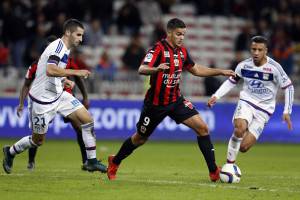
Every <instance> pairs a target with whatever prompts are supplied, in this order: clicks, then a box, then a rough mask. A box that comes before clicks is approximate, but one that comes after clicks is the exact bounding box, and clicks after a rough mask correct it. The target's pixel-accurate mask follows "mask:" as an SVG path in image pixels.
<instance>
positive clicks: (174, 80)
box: [162, 70, 181, 88]
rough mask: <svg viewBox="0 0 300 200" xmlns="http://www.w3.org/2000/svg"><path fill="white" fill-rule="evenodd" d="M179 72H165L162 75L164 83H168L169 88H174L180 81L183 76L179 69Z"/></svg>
mask: <svg viewBox="0 0 300 200" xmlns="http://www.w3.org/2000/svg"><path fill="white" fill-rule="evenodd" d="M178 72H179V73H174V74H163V75H162V77H163V79H164V81H163V83H164V84H165V85H166V87H168V88H173V87H175V86H176V85H177V84H179V82H180V77H181V73H180V72H181V70H180V71H178Z"/></svg>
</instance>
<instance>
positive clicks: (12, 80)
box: [0, 0, 300, 100]
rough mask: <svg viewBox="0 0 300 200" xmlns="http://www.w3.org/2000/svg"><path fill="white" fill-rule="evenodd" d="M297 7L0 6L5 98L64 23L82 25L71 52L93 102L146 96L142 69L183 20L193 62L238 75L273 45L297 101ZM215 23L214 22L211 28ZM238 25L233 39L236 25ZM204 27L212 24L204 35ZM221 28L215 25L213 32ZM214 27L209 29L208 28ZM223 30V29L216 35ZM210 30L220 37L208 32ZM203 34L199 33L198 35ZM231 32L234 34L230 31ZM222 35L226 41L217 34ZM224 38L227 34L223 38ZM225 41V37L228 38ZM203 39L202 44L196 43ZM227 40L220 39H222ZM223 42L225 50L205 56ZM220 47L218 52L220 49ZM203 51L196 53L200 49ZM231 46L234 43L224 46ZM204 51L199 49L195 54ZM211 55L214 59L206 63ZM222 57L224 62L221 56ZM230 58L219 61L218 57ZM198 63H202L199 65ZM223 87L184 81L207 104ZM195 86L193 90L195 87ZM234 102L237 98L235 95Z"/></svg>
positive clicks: (294, 3)
mask: <svg viewBox="0 0 300 200" xmlns="http://www.w3.org/2000/svg"><path fill="white" fill-rule="evenodd" d="M299 11H300V0H209V1H207V0H88V1H86V0H64V1H61V0H2V1H1V2H0V94H1V96H5V95H16V94H17V93H18V92H19V88H20V85H21V83H22V82H23V79H24V75H25V72H26V70H27V68H28V66H29V65H30V64H31V63H32V62H33V61H35V60H37V59H38V58H39V56H40V54H41V52H42V51H43V48H44V47H45V44H46V38H47V36H49V35H56V36H57V37H60V36H61V35H62V24H63V22H64V21H65V20H66V19H69V18H76V19H79V20H81V21H82V22H83V23H84V25H85V35H84V40H83V44H82V46H81V47H80V48H78V49H75V50H74V51H73V52H72V56H73V57H74V58H75V59H76V60H77V62H78V63H79V65H80V66H81V67H82V68H87V69H90V70H91V71H92V72H93V74H92V76H91V77H90V78H89V79H88V80H87V84H88V85H87V88H88V91H89V93H90V94H94V95H95V96H97V97H101V98H102V97H103V98H114V97H116V98H118V97H124V96H141V95H143V94H144V91H145V86H146V82H147V80H145V79H144V78H143V77H141V76H138V74H137V69H138V67H139V65H140V62H141V61H142V59H143V57H144V56H145V53H146V51H147V48H149V47H150V46H151V45H152V44H154V43H155V42H156V41H157V40H159V39H162V38H164V37H165V35H166V33H165V23H166V21H167V20H168V19H169V18H170V17H179V18H182V19H183V20H184V21H185V22H186V24H187V26H188V27H187V32H188V33H189V29H191V30H192V31H191V33H193V30H195V32H194V34H195V35H194V36H193V34H191V35H188V33H187V36H189V37H187V38H186V40H192V43H194V44H195V42H193V41H195V40H197V42H196V44H197V46H196V47H195V46H193V44H191V43H190V44H191V45H189V43H188V42H187V43H186V46H187V47H188V49H190V51H191V52H193V54H191V55H192V57H193V58H194V59H195V61H197V62H200V63H203V64H206V65H209V66H211V67H214V66H217V67H220V65H222V67H224V68H232V69H234V68H235V66H236V65H237V63H238V62H240V61H241V60H243V59H245V58H246V57H247V56H249V40H250V38H251V37H252V36H253V35H257V34H260V35H264V36H266V37H267V38H268V39H269V55H270V56H271V57H273V58H274V59H275V60H276V61H278V62H279V63H280V64H281V65H282V66H283V68H284V70H285V71H286V73H287V74H288V75H289V76H291V77H292V79H293V81H294V84H295V88H296V95H295V97H296V99H298V100H300V96H299V95H297V93H298V94H299V92H297V91H299V89H300V87H299V85H300V81H298V80H297V77H298V76H299V75H300V70H299V65H300V58H299V57H300V56H299V51H300V12H299ZM213 20H215V21H213ZM234 20H235V21H237V22H240V23H237V26H236V27H235V28H236V29H234V32H233V27H232V24H231V22H232V23H233V21H234ZM203 21H206V22H207V23H208V24H206V25H205V23H203V24H204V26H203V27H200V24H201V23H202V22H203ZM216 21H218V23H215V24H213V23H214V22H216ZM210 23H211V24H210ZM216 26H220V27H223V26H224V29H218V27H216ZM211 27H213V31H214V34H215V37H212V35H211V33H210V32H208V36H205V34H204V33H205V31H204V30H210V28H211ZM199 29H202V32H197V31H199ZM229 29H232V30H229ZM220 33H221V34H220ZM223 33H224V34H223ZM226 33H228V35H226ZM201 34H203V37H200V36H199V35H201ZM222 34H223V35H222ZM217 37H219V39H220V41H221V42H224V44H225V46H224V48H222V49H217V48H216V47H211V46H209V45H210V44H208V47H205V48H204V49H203V48H200V47H199V46H201V43H205V42H207V41H209V40H211V41H212V42H211V44H213V45H215V46H217V45H218V44H219V42H218V43H217V44H216V43H213V42H214V41H216V39H217ZM221 42H220V44H221ZM198 43H199V45H198ZM226 43H229V45H228V46H226ZM198 47H199V48H198ZM209 51H211V52H212V54H213V56H209V55H207V52H209ZM215 51H218V52H219V54H216V53H215ZM223 54H224V55H225V54H228V55H229V56H228V57H224V59H222V60H220V59H219V60H217V59H215V58H216V55H220V56H219V57H222V55H223ZM197 56H199V60H198V58H196V57H197ZM221 82H222V79H219V78H208V79H205V78H203V79H199V78H197V80H196V79H194V78H193V77H191V76H189V75H186V77H184V79H183V84H184V85H183V87H188V88H189V89H185V90H183V91H184V92H185V93H187V94H185V95H187V96H192V97H193V96H197V97H202V96H210V95H211V94H212V93H213V92H214V91H215V89H217V88H218V86H219V85H220V84H221ZM191 85H192V87H190V86H191ZM232 95H233V96H236V95H237V93H236V94H235V93H234V92H233V94H232Z"/></svg>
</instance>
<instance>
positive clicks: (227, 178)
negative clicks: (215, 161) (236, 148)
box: [220, 163, 242, 183]
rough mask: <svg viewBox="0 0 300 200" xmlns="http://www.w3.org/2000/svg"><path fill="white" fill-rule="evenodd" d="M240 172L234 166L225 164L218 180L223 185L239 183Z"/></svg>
mask: <svg viewBox="0 0 300 200" xmlns="http://www.w3.org/2000/svg"><path fill="white" fill-rule="evenodd" d="M241 176H242V172H241V170H240V168H239V167H238V166H237V165H236V164H230V163H226V164H225V165H223V167H222V169H221V172H220V179H221V181H222V182H223V183H239V182H240V180H241Z"/></svg>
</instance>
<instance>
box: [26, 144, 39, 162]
mask: <svg viewBox="0 0 300 200" xmlns="http://www.w3.org/2000/svg"><path fill="white" fill-rule="evenodd" d="M37 148H38V147H30V148H29V149H28V162H34V160H35V155H36V152H37Z"/></svg>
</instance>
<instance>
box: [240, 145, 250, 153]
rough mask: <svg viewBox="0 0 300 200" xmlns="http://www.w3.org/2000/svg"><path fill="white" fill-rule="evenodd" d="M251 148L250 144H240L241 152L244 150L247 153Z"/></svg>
mask: <svg viewBox="0 0 300 200" xmlns="http://www.w3.org/2000/svg"><path fill="white" fill-rule="evenodd" d="M249 149H250V147H249V146H246V145H241V146H240V152H242V153H246V152H247V151H248V150H249Z"/></svg>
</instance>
